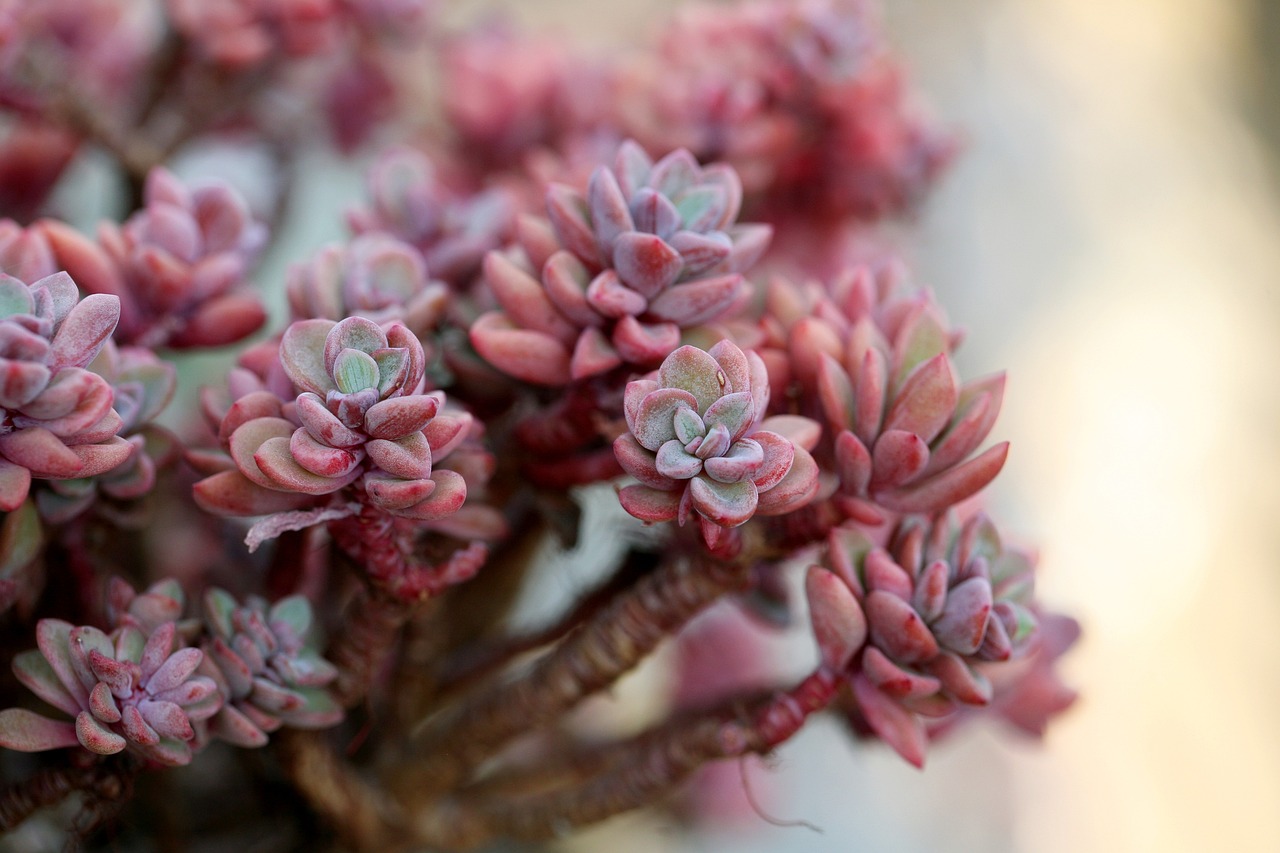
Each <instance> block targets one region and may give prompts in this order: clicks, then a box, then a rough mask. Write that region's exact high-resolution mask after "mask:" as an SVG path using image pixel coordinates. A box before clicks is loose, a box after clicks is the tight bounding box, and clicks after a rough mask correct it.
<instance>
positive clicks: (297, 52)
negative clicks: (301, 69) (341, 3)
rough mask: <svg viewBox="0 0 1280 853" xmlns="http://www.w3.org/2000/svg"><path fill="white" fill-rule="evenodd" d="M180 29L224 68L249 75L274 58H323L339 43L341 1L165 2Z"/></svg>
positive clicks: (201, 50) (238, 0)
mask: <svg viewBox="0 0 1280 853" xmlns="http://www.w3.org/2000/svg"><path fill="white" fill-rule="evenodd" d="M165 7H166V11H167V13H168V17H169V19H170V20H171V21H172V22H173V25H174V27H175V28H176V29H177V30H178V31H179V32H181V33H182V34H183V35H184V36H185V37H186V38H188V39H190V40H191V42H192V44H194V45H195V46H196V47H197V48H198V49H199V50H200V52H201V53H202V54H204V55H205V56H206V57H207V58H209V59H211V60H213V61H214V62H216V63H218V64H219V65H223V66H226V67H227V68H231V69H245V68H248V67H250V66H253V65H256V64H258V63H261V62H263V61H265V60H267V59H268V58H269V57H270V56H271V55H272V54H273V53H277V52H280V53H283V54H284V55H286V56H290V57H303V56H312V55H316V54H319V53H323V52H324V51H325V50H327V49H328V48H329V47H330V46H331V45H332V44H333V41H334V38H335V36H336V32H335V26H334V25H335V23H336V22H335V17H336V13H337V8H338V6H337V3H336V2H335V0H278V2H272V3H261V2H258V0H212V2H210V0H165Z"/></svg>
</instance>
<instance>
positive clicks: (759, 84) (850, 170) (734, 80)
mask: <svg viewBox="0 0 1280 853" xmlns="http://www.w3.org/2000/svg"><path fill="white" fill-rule="evenodd" d="M868 8H869V7H868V6H867V4H866V3H863V2H860V0H763V2H753V3H744V4H739V5H737V6H735V7H734V8H733V10H732V11H731V12H730V11H729V10H726V9H725V8H724V7H722V6H716V5H700V6H697V5H696V6H693V7H690V8H687V9H685V10H683V11H682V14H680V15H678V16H677V17H676V18H675V20H674V21H673V23H672V24H671V25H670V26H669V27H668V28H667V29H666V30H665V31H664V33H663V34H662V38H661V40H660V42H659V45H658V48H657V50H656V51H655V52H654V53H653V54H651V55H648V56H642V57H640V58H639V59H638V60H636V61H633V62H630V63H627V64H624V65H623V66H622V68H621V70H620V73H618V74H617V76H616V82H615V87H616V88H615V93H614V95H615V96H614V97H613V98H612V99H611V102H612V104H613V105H614V109H615V111H616V116H615V120H616V121H617V123H618V124H619V126H620V127H621V128H622V129H623V130H624V131H625V132H628V133H631V134H633V135H635V136H636V137H637V138H638V139H640V140H641V142H643V143H645V144H646V145H650V146H653V147H654V148H655V150H657V148H659V147H661V146H671V145H683V146H686V147H688V148H690V150H692V151H693V153H694V154H695V155H696V156H697V157H699V158H700V159H704V160H706V159H723V160H725V161H727V162H729V163H730V164H732V165H733V166H734V168H736V169H737V170H738V171H739V173H740V174H741V175H742V179H743V183H744V186H745V188H746V191H747V193H748V195H749V196H750V197H751V200H752V201H754V202H758V203H760V210H761V211H762V212H767V214H768V216H769V217H770V218H774V217H777V218H781V216H779V211H780V210H781V212H782V213H783V214H784V215H788V216H800V217H814V216H815V214H817V215H819V216H821V217H831V216H835V217H843V216H849V215H853V216H858V217H866V218H872V217H876V216H882V215H886V214H894V213H898V212H900V211H901V210H903V209H904V208H908V207H909V206H910V205H911V203H912V202H914V201H916V200H917V199H918V198H919V196H920V195H921V194H922V192H923V190H924V189H926V188H927V187H928V186H929V185H930V184H931V183H932V181H933V180H934V179H935V178H936V177H937V175H938V174H939V172H940V171H941V170H942V168H943V167H944V166H945V165H946V163H947V162H948V161H949V159H950V155H951V153H952V150H953V149H954V143H953V141H952V140H951V138H950V137H948V136H947V135H945V134H942V133H939V132H938V131H937V130H936V129H935V128H934V127H933V126H932V125H931V123H930V122H929V121H927V119H926V118H925V117H924V116H923V115H922V114H921V112H920V110H919V109H918V108H917V107H916V106H915V105H914V104H912V103H911V102H910V99H909V97H908V93H907V92H906V91H905V90H904V87H903V86H902V85H901V75H900V73H899V70H898V67H897V64H896V62H895V61H894V60H893V58H892V57H891V55H890V54H889V52H888V50H887V47H886V43H885V39H884V37H883V35H882V33H881V32H880V28H879V27H878V26H877V23H876V21H875V20H874V19H873V16H872V15H870V14H868ZM748 206H749V207H750V206H751V205H748Z"/></svg>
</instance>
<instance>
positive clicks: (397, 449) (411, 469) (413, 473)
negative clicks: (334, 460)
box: [364, 432, 431, 480]
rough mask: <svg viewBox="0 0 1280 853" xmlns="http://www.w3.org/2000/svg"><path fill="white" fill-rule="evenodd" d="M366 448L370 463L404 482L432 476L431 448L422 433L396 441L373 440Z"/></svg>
mask: <svg viewBox="0 0 1280 853" xmlns="http://www.w3.org/2000/svg"><path fill="white" fill-rule="evenodd" d="M364 447H365V452H366V453H368V454H369V461H370V462H372V463H373V464H375V465H377V466H378V467H379V468H381V469H382V470H383V471H386V472H387V473H388V474H391V475H393V476H396V477H400V478H401V479H404V480H417V479H421V478H423V477H429V476H431V446H430V445H429V444H427V439H426V437H425V436H423V434H422V433H420V432H415V433H410V434H409V435H406V436H405V437H404V438H400V439H397V440H395V441H387V440H385V439H373V440H371V441H369V442H366V443H365V446H364Z"/></svg>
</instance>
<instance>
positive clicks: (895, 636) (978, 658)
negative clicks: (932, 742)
mask: <svg viewBox="0 0 1280 853" xmlns="http://www.w3.org/2000/svg"><path fill="white" fill-rule="evenodd" d="M827 558H828V566H829V568H830V569H831V571H832V572H833V573H834V576H835V578H831V577H830V576H829V575H825V574H823V575H819V577H818V578H817V579H815V578H813V577H812V576H811V579H810V609H811V617H812V619H813V624H814V630H815V633H816V634H817V636H818V640H819V647H820V649H821V650H822V653H823V659H824V661H825V662H826V663H827V664H828V665H830V666H832V667H833V668H835V669H839V670H843V671H844V673H845V674H846V675H847V677H848V678H849V681H850V685H851V686H852V688H853V696H854V698H855V700H856V703H857V708H858V712H859V715H860V722H864V723H865V724H866V725H867V726H869V727H870V728H871V729H872V730H873V731H874V732H875V733H876V734H878V735H879V736H880V737H881V738H882V739H883V740H885V741H886V742H888V743H889V744H890V745H891V746H892V747H893V748H894V749H895V750H897V751H898V753H899V754H901V755H902V756H903V757H904V758H906V759H907V760H908V761H910V762H912V763H913V764H917V765H919V764H921V763H922V762H923V760H924V749H925V743H926V736H925V723H924V720H925V719H926V718H928V719H933V718H939V717H944V716H946V715H947V714H950V713H951V712H953V711H955V710H957V709H958V708H960V707H962V706H965V705H969V706H974V705H986V704H988V703H989V702H991V700H992V696H993V689H992V684H991V681H990V679H989V678H988V677H987V675H986V674H985V672H984V668H985V667H986V665H987V664H990V663H993V662H1001V661H1007V660H1009V659H1010V658H1012V657H1015V656H1019V655H1021V654H1023V653H1024V652H1025V651H1026V649H1027V646H1028V643H1029V642H1030V640H1031V638H1032V637H1033V635H1034V633H1035V631H1036V625H1037V620H1036V617H1035V614H1034V611H1033V609H1032V608H1033V604H1032V601H1031V595H1032V586H1033V580H1034V563H1033V561H1032V560H1031V558H1030V557H1029V556H1028V555H1026V554H1023V553H1022V552H1019V551H1016V550H1009V549H1005V548H1003V547H1002V545H1001V543H1000V539H999V536H998V534H997V533H996V529H995V526H994V525H993V524H992V523H991V522H990V520H989V519H987V518H986V516H983V515H978V516H975V517H973V518H971V519H970V520H969V521H967V522H966V523H965V524H964V525H962V526H957V525H955V524H954V523H953V522H952V521H951V520H950V519H947V518H945V517H944V518H941V519H940V520H939V521H937V522H936V523H934V524H933V525H932V526H929V525H928V524H926V523H924V522H922V521H917V520H911V521H907V522H903V523H902V524H901V525H899V527H898V529H897V530H896V531H895V533H894V536H893V538H892V540H891V541H890V543H889V546H888V547H887V548H883V547H878V546H875V545H873V544H872V542H871V540H869V539H868V538H867V537H866V535H865V534H864V533H862V532H861V531H860V530H858V529H857V528H856V527H851V526H847V527H841V528H837V529H835V530H833V531H832V532H831V534H830V536H829V539H828V550H827ZM835 579H838V580H839V583H837V582H836V580H835ZM841 586H843V589H842V588H841Z"/></svg>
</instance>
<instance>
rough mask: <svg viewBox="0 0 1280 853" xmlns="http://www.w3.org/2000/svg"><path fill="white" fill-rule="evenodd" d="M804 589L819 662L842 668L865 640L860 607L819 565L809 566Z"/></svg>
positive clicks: (835, 578) (837, 579) (864, 623)
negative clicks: (819, 657) (819, 658)
mask: <svg viewBox="0 0 1280 853" xmlns="http://www.w3.org/2000/svg"><path fill="white" fill-rule="evenodd" d="M804 589H805V597H806V598H807V599H808V601H809V621H810V623H811V624H812V625H813V633H814V637H815V638H816V639H817V641H818V651H819V653H820V654H821V657H822V663H823V664H824V665H825V666H827V667H829V668H831V669H833V670H837V671H839V670H842V669H844V668H845V667H846V666H848V665H849V661H850V660H852V659H853V656H854V654H855V653H856V652H857V651H858V649H860V648H862V644H863V643H864V642H866V639H867V620H866V617H865V616H864V615H863V614H862V608H861V607H860V606H859V605H858V601H857V599H855V598H854V597H853V593H852V592H851V591H850V589H849V587H848V585H847V584H846V583H845V582H844V581H842V580H840V578H838V577H836V576H835V575H834V574H832V573H831V572H829V571H827V570H825V569H823V568H820V567H818V566H810V567H809V571H808V573H807V574H806V575H805V584H804Z"/></svg>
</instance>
